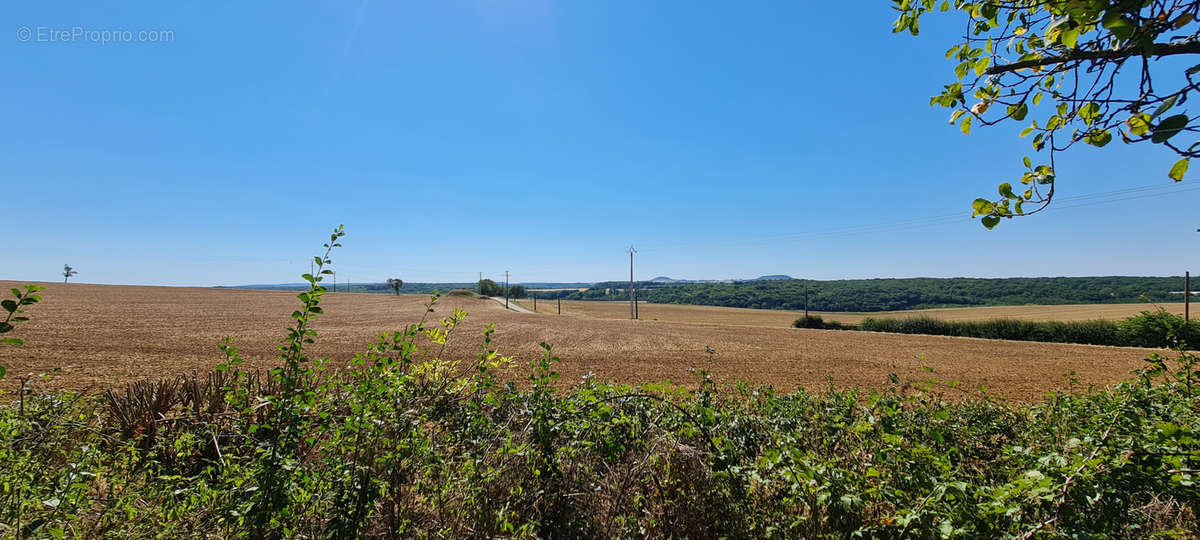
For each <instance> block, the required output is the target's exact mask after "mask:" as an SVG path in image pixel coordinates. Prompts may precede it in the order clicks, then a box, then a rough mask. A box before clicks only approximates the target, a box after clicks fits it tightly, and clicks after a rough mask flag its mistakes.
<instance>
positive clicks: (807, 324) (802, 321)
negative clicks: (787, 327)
mask: <svg viewBox="0 0 1200 540" xmlns="http://www.w3.org/2000/svg"><path fill="white" fill-rule="evenodd" d="M792 326H793V327H794V328H818V329H824V330H852V329H854V327H853V326H850V325H845V324H842V323H840V322H837V321H828V322H826V321H825V320H824V319H822V318H821V316H820V315H805V316H803V317H800V318H799V319H796V322H794V323H792Z"/></svg>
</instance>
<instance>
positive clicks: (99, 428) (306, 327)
mask: <svg viewBox="0 0 1200 540" xmlns="http://www.w3.org/2000/svg"><path fill="white" fill-rule="evenodd" d="M340 237H341V229H340V228H339V229H337V230H335V231H334V234H333V235H332V236H331V241H330V242H329V244H328V245H327V247H326V251H325V255H323V256H320V257H317V258H316V259H315V261H314V262H315V263H316V265H317V267H318V268H319V269H320V271H319V272H318V273H317V275H311V276H310V275H306V276H305V279H306V280H307V281H308V282H309V284H310V287H309V289H308V290H307V291H305V292H304V293H301V294H300V295H299V298H300V301H301V303H302V307H301V309H298V310H297V311H296V312H295V313H293V319H294V321H295V324H294V325H293V327H292V328H290V329H289V330H288V331H287V334H286V335H285V339H284V342H283V345H282V346H281V347H280V361H279V363H278V367H276V368H274V369H272V370H270V371H268V372H254V371H248V370H245V369H243V367H242V363H241V359H240V357H239V354H238V351H237V347H236V346H235V345H234V344H233V343H232V342H231V341H229V340H226V341H224V342H223V343H222V344H221V350H222V351H223V352H224V354H225V361H224V362H223V363H222V364H221V367H220V368H218V369H217V370H215V371H213V372H211V373H208V374H206V375H204V376H199V375H193V376H187V377H175V378H165V379H161V380H158V381H152V382H141V383H135V384H131V385H128V386H126V387H125V388H122V389H112V390H109V391H108V392H106V393H104V394H94V395H83V394H77V393H73V392H49V391H41V390H37V389H35V391H34V392H32V393H31V394H30V396H29V398H28V399H25V400H24V408H23V409H19V408H18V407H17V406H15V405H5V406H3V407H0V535H4V536H16V537H18V538H23V537H65V536H70V537H139V538H140V537H183V536H186V537H199V536H211V537H253V538H283V537H288V538H300V537H321V538H325V537H330V538H352V537H409V536H411V537H434V536H437V537H470V538H490V537H520V538H545V537H556V538H565V537H632V536H638V537H646V536H649V537H667V536H671V537H690V538H718V537H726V538H798V537H803V538H811V537H828V538H845V537H854V536H857V537H917V538H949V537H960V538H977V537H1013V538H1032V537H1091V536H1117V537H1146V536H1160V537H1169V536H1195V535H1197V534H1200V528H1198V527H1197V525H1196V511H1197V503H1198V502H1200V490H1198V488H1197V486H1196V484H1195V481H1196V474H1197V472H1200V471H1198V468H1197V459H1198V458H1200V448H1198V447H1197V441H1196V438H1195V437H1196V433H1197V430H1200V375H1198V373H1200V372H1198V371H1197V360H1196V358H1195V357H1194V356H1192V355H1191V354H1189V353H1186V352H1183V353H1180V354H1179V355H1178V357H1177V358H1174V359H1172V360H1168V359H1165V358H1163V357H1160V356H1157V355H1152V356H1151V358H1150V359H1149V361H1148V363H1147V366H1146V368H1144V369H1142V370H1140V371H1139V372H1138V373H1137V374H1136V375H1135V376H1134V377H1133V378H1132V379H1131V380H1129V381H1127V382H1125V383H1122V384H1120V385H1118V386H1116V387H1114V388H1111V389H1104V390H1093V391H1088V392H1084V393H1054V394H1050V395H1049V396H1048V397H1047V398H1046V399H1045V400H1044V401H1043V402H1041V403H1036V404H1031V405H1018V404H1009V403H1006V402H1004V401H1003V400H999V399H996V398H993V397H990V396H989V395H987V394H986V393H984V392H978V393H963V392H961V390H960V389H956V388H954V385H953V384H952V383H943V382H938V381H933V380H930V381H919V382H916V383H912V382H908V383H904V382H902V381H900V380H899V379H898V378H897V377H895V376H892V377H891V378H890V384H889V385H888V386H887V387H886V388H885V389H883V390H878V391H877V390H836V389H835V388H834V387H833V385H832V384H831V385H830V386H829V388H827V389H825V390H824V391H821V392H813V391H808V390H803V389H801V390H798V391H796V392H791V393H781V392H777V391H775V390H774V389H772V388H771V387H769V386H759V387H750V386H748V385H746V384H744V383H723V382H719V381H716V380H714V379H712V378H711V377H710V376H709V374H708V373H707V371H706V370H705V369H703V368H704V367H706V366H707V364H708V363H712V362H720V361H721V360H720V359H719V358H715V357H710V358H708V359H707V360H706V361H702V362H700V364H701V365H700V369H696V370H694V372H693V373H694V377H695V379H694V381H693V383H692V384H691V385H690V386H688V387H684V386H677V385H672V384H653V383H646V384H640V385H634V386H628V385H616V384H611V383H606V382H601V381H598V380H596V379H595V378H594V377H585V378H584V379H583V380H582V381H580V382H577V383H575V384H573V385H569V386H568V385H567V384H566V383H564V382H562V381H558V380H557V377H558V375H557V373H556V371H555V365H556V364H557V363H558V362H559V359H558V358H557V357H555V356H554V355H553V353H552V348H551V347H550V346H549V345H546V344H542V354H541V355H540V356H538V357H535V358H532V359H528V362H527V363H526V366H527V367H525V368H522V367H521V363H520V362H518V361H517V359H515V358H513V357H509V356H505V355H503V354H501V353H500V352H499V351H498V350H497V349H496V348H495V347H494V346H493V342H492V335H493V332H494V327H492V326H488V327H487V328H486V329H485V330H484V333H483V336H482V340H481V345H480V349H479V353H478V355H477V356H476V357H475V359H474V360H473V361H470V362H458V361H454V360H450V359H447V358H446V357H445V356H444V352H445V349H446V346H447V344H448V343H449V342H450V340H451V338H452V337H453V336H454V334H455V332H456V330H457V329H458V328H460V327H461V325H462V322H463V320H464V318H465V317H466V314H465V313H464V312H462V311H460V310H454V311H452V312H451V313H450V314H449V315H448V316H446V317H443V318H440V319H435V320H429V319H428V318H425V319H422V320H421V321H418V322H416V323H414V324H412V325H409V326H407V327H405V328H404V329H402V330H398V331H395V332H391V333H388V334H385V335H381V336H379V338H378V339H377V340H376V341H375V342H374V343H371V344H370V345H368V346H367V347H366V349H365V350H364V351H363V352H362V353H360V354H358V355H357V356H356V357H355V358H354V360H353V361H352V362H351V363H350V364H349V365H340V366H338V365H333V364H332V363H331V362H330V361H328V360H325V359H311V358H309V357H308V356H307V353H306V352H305V349H306V347H307V346H308V345H310V344H311V343H312V341H313V339H315V337H316V335H315V332H314V331H313V330H312V329H311V325H310V322H311V320H312V318H313V317H315V316H319V314H320V313H321V308H320V305H319V304H320V301H321V297H322V295H323V294H324V288H323V287H322V286H321V284H320V283H321V280H322V276H323V275H324V272H325V271H326V268H327V266H328V265H329V264H330V259H329V254H330V252H331V251H332V250H333V249H334V248H336V247H337V245H338V240H339V239H340ZM436 302H437V297H436V296H434V297H433V298H432V299H431V301H430V303H429V304H428V307H427V310H426V317H429V315H430V314H431V313H434V306H435V305H436ZM521 369H525V370H526V372H527V374H528V375H527V378H526V380H525V381H524V382H523V383H521V384H516V383H514V382H504V381H513V380H516V379H515V377H513V374H514V373H516V372H517V371H518V370H521ZM948 393H950V394H953V395H956V396H959V397H956V398H951V397H948ZM963 396H969V397H963Z"/></svg>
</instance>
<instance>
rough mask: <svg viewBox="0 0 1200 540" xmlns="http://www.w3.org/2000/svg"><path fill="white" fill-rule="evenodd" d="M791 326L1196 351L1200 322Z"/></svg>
mask: <svg viewBox="0 0 1200 540" xmlns="http://www.w3.org/2000/svg"><path fill="white" fill-rule="evenodd" d="M792 326H794V327H796V328H818V329H824V330H864V331H869V332H891V333H895V334H925V335H933V336H958V337H975V338H984V339H1009V340H1015V341H1041V342H1048V343H1081V344H1085V345H1113V346H1120V347H1152V348H1171V349H1195V348H1196V346H1197V345H1200V322H1197V321H1185V320H1184V318H1183V317H1180V316H1178V315H1173V314H1171V313H1168V312H1166V311H1164V310H1161V309H1160V310H1158V311H1143V312H1142V313H1141V314H1139V315H1135V316H1133V317H1129V318H1126V319H1122V320H1120V321H1107V320H1092V321H1022V320H1016V319H992V320H988V321H943V320H939V319H935V318H933V317H925V316H922V317H908V318H903V319H896V318H873V317H867V318H866V319H863V321H862V322H861V323H859V324H858V325H851V324H842V323H839V322H837V321H825V320H822V318H821V317H820V316H817V315H809V316H807V317H801V318H799V319H796V322H795V323H793V324H792Z"/></svg>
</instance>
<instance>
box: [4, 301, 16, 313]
mask: <svg viewBox="0 0 1200 540" xmlns="http://www.w3.org/2000/svg"><path fill="white" fill-rule="evenodd" d="M0 306H3V307H4V311H7V312H9V313H12V312H14V311H16V310H17V303H16V302H14V301H12V300H3V301H0Z"/></svg>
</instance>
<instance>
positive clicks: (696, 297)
mask: <svg viewBox="0 0 1200 540" xmlns="http://www.w3.org/2000/svg"><path fill="white" fill-rule="evenodd" d="M635 285H636V288H637V296H638V300H640V301H645V302H649V303H656V304H691V305H703V306H722V307H739V308H755V309H783V310H803V309H805V308H806V306H805V303H806V302H805V289H806V288H807V291H808V292H807V297H808V298H807V309H810V310H813V311H836V312H847V311H848V312H874V311H899V310H909V309H929V308H946V307H973V306H1019V305H1027V304H1042V305H1051V304H1128V303H1137V302H1179V301H1182V300H1183V294H1182V291H1183V288H1184V278H1183V276H1178V277H1134V276H1104V277H1033V278H888V279H847V280H832V281H817V280H804V279H791V280H771V281H746V282H734V283H693V284H660V283H652V282H639V283H636V284H635ZM547 296H549V297H552V298H553V297H561V298H563V299H564V300H627V299H628V298H629V283H628V282H624V283H622V282H615V281H614V282H607V283H598V284H596V285H594V286H592V287H590V288H588V289H587V290H584V291H562V292H558V293H555V294H548V295H547ZM538 297H543V294H542V293H538Z"/></svg>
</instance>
